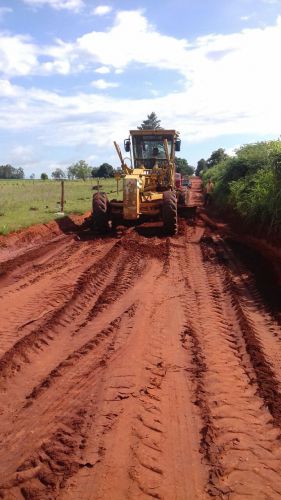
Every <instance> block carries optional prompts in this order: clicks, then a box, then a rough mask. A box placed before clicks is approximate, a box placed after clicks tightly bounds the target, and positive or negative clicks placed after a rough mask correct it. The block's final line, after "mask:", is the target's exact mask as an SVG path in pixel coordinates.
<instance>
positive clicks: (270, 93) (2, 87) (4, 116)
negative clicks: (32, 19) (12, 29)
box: [0, 11, 281, 155]
mask: <svg viewBox="0 0 281 500" xmlns="http://www.w3.org/2000/svg"><path fill="white" fill-rule="evenodd" d="M128 21H130V22H128ZM125 26H129V28H128V29H129V32H127V33H126V32H125V31H124V27H125ZM128 38H130V43H128ZM2 40H4V41H5V37H3V35H2V38H1V39H0V47H1V51H2V52H1V57H0V70H1V71H2V72H4V73H5V72H6V73H7V71H6V70H7V68H8V73H9V74H12V73H13V71H14V70H15V68H16V69H17V71H18V72H21V73H19V74H23V75H24V74H29V73H31V72H35V71H37V72H39V71H41V74H42V73H44V72H45V73H46V72H50V73H52V72H53V71H57V72H58V71H60V72H63V71H65V74H67V73H68V72H71V71H74V69H75V67H76V66H77V64H78V63H79V64H80V65H81V70H83V67H85V68H87V69H88V68H89V67H90V68H91V67H92V66H93V68H97V64H100V68H102V67H111V68H113V71H114V70H115V71H119V70H127V71H128V72H129V70H130V64H131V63H138V65H139V66H141V65H144V66H149V67H151V68H157V69H159V68H160V69H161V68H168V69H174V70H176V71H177V72H180V73H181V75H182V80H183V81H184V84H183V86H182V90H181V91H180V92H175V91H174V89H173V88H171V89H170V91H169V92H167V94H166V95H164V96H162V97H159V96H151V97H147V98H139V96H138V95H136V96H135V98H130V99H129V98H126V97H124V98H121V97H120V96H118V98H114V97H112V96H110V93H109V92H108V94H109V95H106V94H104V93H100V92H95V90H94V88H97V89H98V90H104V89H110V87H111V86H114V87H115V86H116V85H117V84H116V83H111V82H107V81H105V80H103V79H100V80H95V81H94V82H92V93H91V92H88V93H82V92H79V93H77V94H75V93H73V95H70V96H67V95H59V94H58V93H56V92H50V91H49V92H48V91H46V90H42V89H38V88H29V89H28V88H27V89H26V88H23V87H20V86H16V85H13V84H12V83H11V82H10V81H9V78H8V76H2V80H1V81H0V95H1V96H3V98H2V99H1V109H0V128H1V129H2V130H3V132H6V131H7V130H8V131H13V132H14V133H16V131H21V130H30V131H32V134H31V135H33V136H34V137H35V138H36V140H37V141H38V142H39V143H40V144H42V145H45V146H46V145H48V146H49V147H50V148H51V147H54V146H56V145H57V146H67V147H79V148H81V151H82V150H83V147H86V146H88V145H91V146H94V147H95V148H97V150H98V149H99V148H101V150H102V151H103V154H105V151H106V148H108V151H109V152H111V151H112V141H113V140H115V139H116V140H118V141H121V140H122V139H123V138H124V137H123V136H125V135H124V134H126V133H127V131H128V130H129V129H130V128H134V127H136V126H137V125H138V123H140V122H141V121H142V120H143V119H144V118H145V116H146V115H147V114H148V113H150V112H151V111H152V110H153V111H155V112H156V113H157V115H158V116H159V118H160V119H161V120H162V125H163V126H164V127H165V126H166V127H173V128H176V129H177V130H180V131H181V136H182V138H183V139H184V140H185V141H186V142H198V141H203V140H205V139H209V138H214V137H217V136H221V135H232V134H239V135H242V134H252V135H254V134H257V135H258V134H260V135H261V136H263V137H265V138H266V137H268V136H272V135H275V136H278V135H279V134H280V116H281V100H280V88H281V68H280V65H279V64H278V63H277V62H276V47H278V46H280V45H281V17H280V18H278V19H277V22H276V24H274V25H272V26H267V27H265V28H258V29H244V30H242V31H241V32H238V33H233V34H229V35H226V34H224V35H219V34H218V35H213V34H212V35H208V36H204V37H200V38H198V39H196V40H194V42H193V43H192V45H191V44H190V43H188V42H187V41H186V40H179V39H176V38H175V37H167V36H164V35H162V34H160V33H158V32H157V31H156V30H155V28H153V27H151V26H150V25H149V23H148V21H147V20H146V19H145V17H144V15H143V14H141V13H140V12H135V11H132V12H131V13H128V12H123V13H120V12H119V14H118V15H117V16H116V20H115V23H114V25H113V27H112V28H111V29H108V30H107V31H105V32H92V33H88V34H86V35H84V36H82V37H80V38H79V39H78V40H77V41H76V42H75V41H74V42H72V43H65V42H63V41H59V40H58V41H56V43H55V44H54V45H53V46H50V47H41V48H40V47H36V46H35V45H34V44H32V42H31V41H30V40H29V39H27V38H23V37H9V40H8V41H7V40H6V42H7V44H8V46H9V50H7V47H6V49H5V48H4V52H3V46H4V47H5V44H4V45H3V44H2V43H1V41H2ZM13 43H14V44H15V47H16V49H15V51H14V52H15V59H13V58H10V59H9V57H8V55H9V54H10V55H11V54H12V53H13V52H12V50H11V47H13ZM18 49H20V50H18ZM150 49H151V50H150ZM2 53H3V54H4V62H3V63H2V59H3V56H2ZM42 54H43V55H45V57H50V63H49V64H50V66H49V67H46V65H48V63H47V62H44V64H41V65H40V64H39V63H38V58H39V59H40V55H42ZM64 65H65V66H64ZM91 65H92V66H91ZM6 73H5V74H6ZM146 78H147V72H146ZM151 82H152V80H151ZM160 83H161V82H160V80H159V88H161V87H160ZM153 84H154V83H153ZM152 88H153V87H152ZM157 88H158V86H157ZM27 117H28V119H27ZM95 153H96V149H95ZM97 155H98V153H97Z"/></svg>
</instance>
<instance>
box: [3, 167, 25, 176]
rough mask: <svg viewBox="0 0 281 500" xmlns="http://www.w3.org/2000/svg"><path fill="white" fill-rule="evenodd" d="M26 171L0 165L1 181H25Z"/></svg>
mask: <svg viewBox="0 0 281 500" xmlns="http://www.w3.org/2000/svg"><path fill="white" fill-rule="evenodd" d="M23 178H24V171H23V169H22V168H21V167H20V168H15V167H12V165H9V164H8V165H0V179H23Z"/></svg>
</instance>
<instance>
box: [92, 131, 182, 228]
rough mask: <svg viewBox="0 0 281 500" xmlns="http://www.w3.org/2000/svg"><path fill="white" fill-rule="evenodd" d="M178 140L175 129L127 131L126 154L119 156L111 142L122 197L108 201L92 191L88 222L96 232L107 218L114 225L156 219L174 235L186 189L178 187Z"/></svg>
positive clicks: (117, 148)
mask: <svg viewBox="0 0 281 500" xmlns="http://www.w3.org/2000/svg"><path fill="white" fill-rule="evenodd" d="M180 143H181V141H180V139H179V134H178V132H176V131H175V130H165V129H156V130H130V137H129V138H128V139H126V140H125V141H124V149H125V151H126V153H128V154H129V155H130V156H129V157H126V158H123V156H122V153H121V150H120V147H119V145H118V144H117V143H116V142H114V145H115V148H116V151H117V154H118V156H119V159H120V163H121V171H120V174H117V175H116V176H115V177H116V180H117V182H119V180H120V179H122V181H123V200H122V201H118V200H111V201H108V198H107V195H106V193H103V192H98V193H95V194H94V196H93V211H92V222H93V223H94V224H95V226H96V227H97V228H98V229H99V230H100V231H105V230H106V229H107V228H108V227H109V221H110V220H111V221H112V224H113V225H114V224H116V223H117V222H118V221H119V222H121V221H123V222H125V221H134V222H136V221H143V220H155V219H156V220H157V219H158V220H162V221H163V226H164V231H165V232H166V233H167V234H171V235H172V234H176V232H177V211H178V210H177V209H178V206H181V207H185V206H187V204H188V189H187V188H184V187H182V186H181V179H180V178H181V176H180V174H176V168H175V152H176V151H180ZM128 160H129V165H128V164H127V162H126V161H128ZM176 176H177V177H178V176H179V177H180V178H176Z"/></svg>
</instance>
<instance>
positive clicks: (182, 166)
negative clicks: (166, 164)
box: [175, 157, 194, 175]
mask: <svg viewBox="0 0 281 500" xmlns="http://www.w3.org/2000/svg"><path fill="white" fill-rule="evenodd" d="M175 163H176V172H178V173H179V174H182V175H192V174H193V173H194V168H193V167H192V166H191V165H188V163H187V160H186V159H185V158H177V157H176V158H175Z"/></svg>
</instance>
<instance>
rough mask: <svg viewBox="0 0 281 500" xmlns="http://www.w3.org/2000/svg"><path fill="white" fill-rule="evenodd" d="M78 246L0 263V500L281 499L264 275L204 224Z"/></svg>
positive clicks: (76, 242)
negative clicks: (170, 232) (170, 235)
mask: <svg viewBox="0 0 281 500" xmlns="http://www.w3.org/2000/svg"><path fill="white" fill-rule="evenodd" d="M193 184H194V186H193V199H194V200H196V198H197V202H200V198H201V193H200V189H199V188H200V185H199V183H198V181H196V180H195V181H194V183H193ZM156 231H158V232H159V228H156V230H155V233H156ZM79 236H80V238H77V236H76V235H75V234H66V235H61V236H59V237H57V238H56V239H54V240H52V241H48V242H45V243H44V244H38V245H37V247H36V248H34V249H32V248H30V247H29V248H28V251H26V252H24V251H23V250H22V251H21V252H19V251H17V253H15V254H13V255H12V254H10V256H7V250H5V252H6V253H5V254H4V251H3V253H2V258H1V252H0V262H1V264H0V286H1V288H0V310H1V323H0V443H1V446H0V498H4V499H9V500H10V499H22V498H25V499H64V500H66V499H67V500H68V499H73V500H77V499H82V500H84V499H85V500H123V499H146V498H158V499H166V500H173V499H175V500H186V499H208V498H222V499H245V498H253V499H267V500H269V499H279V498H280V497H281V442H280V426H281V390H280V387H281V386H280V384H281V351H280V347H281V345H280V343H281V328H280V308H279V306H280V302H279V301H278V300H275V299H276V297H275V291H276V290H278V285H277V284H276V288H274V286H275V285H273V281H272V282H271V281H270V282H266V283H265V285H264V289H263V281H262V279H263V278H262V277H261V274H260V271H261V269H265V268H264V267H263V266H264V265H265V264H264V263H263V265H260V264H259V261H257V260H256V259H258V257H257V256H256V255H255V254H251V251H250V250H249V249H247V250H245V249H244V248H243V245H242V244H239V243H237V242H234V241H233V240H231V239H230V238H229V237H224V236H223V234H222V232H221V231H220V230H219V229H216V228H215V227H211V226H210V225H208V222H207V219H206V217H202V218H200V216H198V215H197V216H196V217H195V219H194V220H193V221H190V220H185V219H183V218H182V219H180V231H179V235H178V236H176V237H173V238H167V237H165V236H163V235H161V234H160V232H159V234H158V235H156V234H154V236H151V228H147V227H141V228H139V230H134V229H129V230H126V231H124V233H123V234H122V235H119V237H118V238H117V237H113V236H107V237H104V238H99V237H96V236H92V235H90V234H88V233H87V232H86V231H84V232H83V231H81V232H79ZM249 253H250V255H249ZM256 262H257V263H256ZM255 263H256V265H255ZM265 274H266V276H267V279H269V276H270V272H269V271H268V272H267V270H266V273H265ZM272 279H273V278H272ZM274 297H275V299H274Z"/></svg>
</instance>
